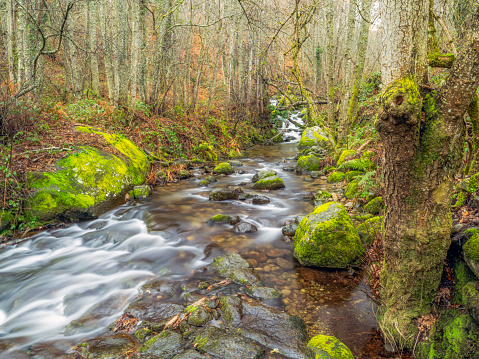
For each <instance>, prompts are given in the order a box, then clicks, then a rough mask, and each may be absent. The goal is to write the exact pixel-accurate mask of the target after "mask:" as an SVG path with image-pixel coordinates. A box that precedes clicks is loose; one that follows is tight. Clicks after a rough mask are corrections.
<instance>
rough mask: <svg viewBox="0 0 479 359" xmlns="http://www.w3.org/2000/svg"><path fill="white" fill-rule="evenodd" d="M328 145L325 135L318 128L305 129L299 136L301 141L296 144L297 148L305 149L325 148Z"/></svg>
mask: <svg viewBox="0 0 479 359" xmlns="http://www.w3.org/2000/svg"><path fill="white" fill-rule="evenodd" d="M327 144H328V137H327V135H326V133H325V132H324V131H323V130H322V129H321V128H320V127H319V126H313V127H307V128H305V130H304V131H303V133H302V134H301V140H300V141H299V143H298V148H299V149H302V148H307V147H313V146H319V147H326V146H327Z"/></svg>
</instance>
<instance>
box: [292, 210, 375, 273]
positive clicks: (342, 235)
mask: <svg viewBox="0 0 479 359" xmlns="http://www.w3.org/2000/svg"><path fill="white" fill-rule="evenodd" d="M365 251H366V250H365V248H364V246H363V244H362V243H361V240H360V239H359V236H358V234H357V232H356V229H355V228H354V225H353V223H352V222H351V219H350V218H349V215H348V212H347V211H346V209H345V208H344V207H343V206H342V205H341V204H340V203H337V202H329V203H325V204H323V205H321V206H318V207H316V208H315V209H314V211H313V212H312V213H310V214H309V215H307V216H306V217H305V218H304V219H303V220H302V221H301V223H300V224H299V227H298V230H297V231H296V234H295V236H294V254H295V256H296V258H297V259H298V261H299V262H300V263H301V264H302V265H305V266H315V267H327V268H346V267H348V266H350V265H353V264H357V263H358V262H359V261H360V259H361V256H362V255H363V254H364V253H365Z"/></svg>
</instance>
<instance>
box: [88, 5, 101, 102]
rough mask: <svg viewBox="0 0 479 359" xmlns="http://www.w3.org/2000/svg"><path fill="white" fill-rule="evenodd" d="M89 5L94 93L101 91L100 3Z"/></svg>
mask: <svg viewBox="0 0 479 359" xmlns="http://www.w3.org/2000/svg"><path fill="white" fill-rule="evenodd" d="M87 6H88V19H89V20H88V34H89V38H88V50H89V51H90V54H89V55H90V72H91V89H92V90H93V92H94V93H96V94H99V93H100V74H99V69H98V55H97V54H96V53H97V27H98V4H97V3H96V2H93V1H90V2H88V4H87Z"/></svg>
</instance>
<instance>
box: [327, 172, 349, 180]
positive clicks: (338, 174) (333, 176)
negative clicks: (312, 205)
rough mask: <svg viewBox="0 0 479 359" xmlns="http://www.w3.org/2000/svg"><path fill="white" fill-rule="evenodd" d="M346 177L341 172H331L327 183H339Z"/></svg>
mask: <svg viewBox="0 0 479 359" xmlns="http://www.w3.org/2000/svg"><path fill="white" fill-rule="evenodd" d="M345 177H346V174H345V173H343V172H333V173H331V174H330V175H329V176H328V182H329V183H336V182H341V181H342V180H344V178H345Z"/></svg>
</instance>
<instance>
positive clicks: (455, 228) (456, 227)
mask: <svg viewBox="0 0 479 359" xmlns="http://www.w3.org/2000/svg"><path fill="white" fill-rule="evenodd" d="M463 228H464V224H463V223H458V224H456V225H454V226H452V228H451V234H456V233H459V232H460V231H461V230H462V229H463Z"/></svg>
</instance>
